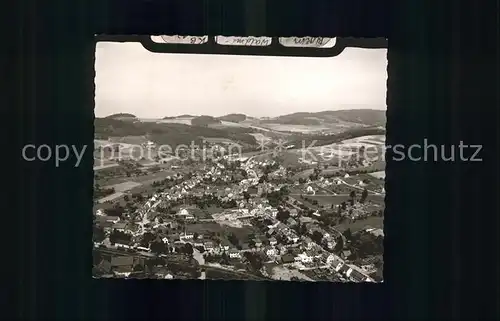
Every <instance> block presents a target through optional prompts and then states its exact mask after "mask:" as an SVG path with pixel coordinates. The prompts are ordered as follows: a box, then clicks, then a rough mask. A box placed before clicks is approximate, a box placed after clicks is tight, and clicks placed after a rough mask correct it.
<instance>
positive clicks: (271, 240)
mask: <svg viewBox="0 0 500 321" xmlns="http://www.w3.org/2000/svg"><path fill="white" fill-rule="evenodd" d="M269 244H270V245H272V246H274V245H276V244H278V241H277V240H276V239H275V238H274V237H271V238H270V239H269Z"/></svg>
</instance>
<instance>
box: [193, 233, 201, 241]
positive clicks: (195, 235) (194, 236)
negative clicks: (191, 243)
mask: <svg viewBox="0 0 500 321" xmlns="http://www.w3.org/2000/svg"><path fill="white" fill-rule="evenodd" d="M199 236H200V235H199V234H198V233H197V232H194V233H193V238H194V239H195V240H197V239H198V237H199Z"/></svg>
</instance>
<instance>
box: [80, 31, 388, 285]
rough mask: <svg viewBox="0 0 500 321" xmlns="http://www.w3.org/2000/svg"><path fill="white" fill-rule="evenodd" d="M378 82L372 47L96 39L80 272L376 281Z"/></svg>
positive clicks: (380, 215) (382, 65)
mask: <svg viewBox="0 0 500 321" xmlns="http://www.w3.org/2000/svg"><path fill="white" fill-rule="evenodd" d="M181 38H182V37H181ZM202 40H203V39H202ZM186 41H187V40H186ZM224 41H226V42H227V44H226V43H224V44H226V45H231V43H230V41H232V40H231V39H229V40H224ZM290 41H292V40H290ZM302 41H303V40H302ZM315 41H316V40H314V41H309V42H310V43H313V42H315ZM253 42H254V43H257V44H259V43H261V42H262V43H265V41H261V40H258V41H254V40H253ZM316 42H317V41H316ZM319 42H321V41H319ZM191 43H195V42H194V40H193V41H192V42H191ZM200 43H202V41H201V40H200ZM241 43H243V42H241ZM280 43H282V42H281V41H280ZM283 43H285V42H283ZM193 45H194V46H195V45H196V44H193ZM386 83H387V50H386V49H364V48H346V49H344V51H343V52H342V53H341V54H340V55H338V56H335V57H321V58H320V57H271V56H236V55H202V54H168V53H153V52H150V51H148V50H147V49H145V48H144V47H143V46H142V45H141V44H140V43H135V42H98V43H97V45H96V59H95V109H94V114H95V120H94V128H95V133H94V148H93V154H94V194H93V200H94V203H93V213H92V215H93V240H92V241H93V250H92V251H93V266H92V275H93V277H94V278H123V279H183V280H188V279H198V280H259V281H297V282H299V281H300V282H357V283H360V282H375V283H377V282H383V266H384V260H383V254H384V247H383V243H384V224H383V223H384V209H385V204H384V200H385V188H384V184H385V183H384V182H385V137H386V136H385V133H386V128H385V126H386ZM87 150H89V149H87ZM200 282H201V281H200Z"/></svg>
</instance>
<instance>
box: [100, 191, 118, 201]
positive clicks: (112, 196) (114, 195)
mask: <svg viewBox="0 0 500 321" xmlns="http://www.w3.org/2000/svg"><path fill="white" fill-rule="evenodd" d="M123 195H124V193H122V192H117V193H114V194H111V195H108V196H106V197H103V198H101V199H99V200H98V202H99V203H105V202H107V201H114V200H115V199H117V198H120V197H122V196H123Z"/></svg>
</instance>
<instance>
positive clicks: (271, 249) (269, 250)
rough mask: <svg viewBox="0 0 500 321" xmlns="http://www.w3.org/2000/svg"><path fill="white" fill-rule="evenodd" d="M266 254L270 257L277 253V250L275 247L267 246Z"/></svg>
mask: <svg viewBox="0 0 500 321" xmlns="http://www.w3.org/2000/svg"><path fill="white" fill-rule="evenodd" d="M266 255H267V256H269V257H272V256H275V255H277V251H276V249H275V248H274V247H267V248H266Z"/></svg>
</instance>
